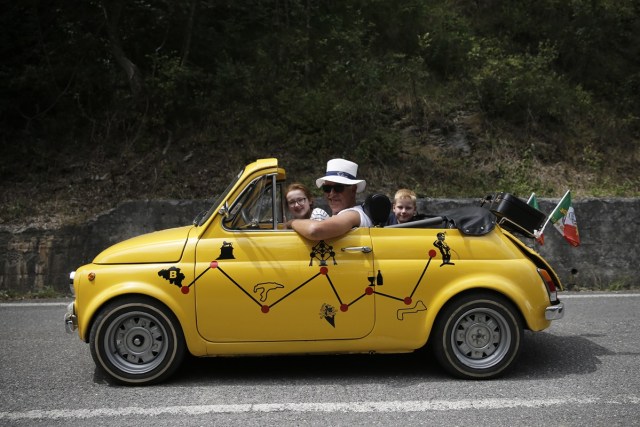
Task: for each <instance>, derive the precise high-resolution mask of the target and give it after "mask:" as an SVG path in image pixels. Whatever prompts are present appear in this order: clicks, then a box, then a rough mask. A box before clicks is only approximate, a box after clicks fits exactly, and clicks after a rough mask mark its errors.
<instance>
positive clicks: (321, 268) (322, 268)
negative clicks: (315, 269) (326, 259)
mask: <svg viewBox="0 0 640 427" xmlns="http://www.w3.org/2000/svg"><path fill="white" fill-rule="evenodd" d="M328 272H329V269H328V268H327V267H320V274H324V275H325V276H326V275H327V273H328Z"/></svg>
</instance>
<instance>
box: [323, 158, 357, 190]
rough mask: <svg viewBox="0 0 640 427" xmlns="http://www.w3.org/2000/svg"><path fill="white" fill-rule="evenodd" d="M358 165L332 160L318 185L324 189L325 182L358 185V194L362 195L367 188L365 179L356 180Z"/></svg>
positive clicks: (343, 160) (347, 161)
mask: <svg viewBox="0 0 640 427" xmlns="http://www.w3.org/2000/svg"><path fill="white" fill-rule="evenodd" d="M357 175H358V164H357V163H353V162H350V161H349V160H345V159H331V160H329V161H328V162H327V172H326V175H325V176H323V177H322V178H318V179H316V185H317V186H318V188H319V187H322V185H324V183H325V181H329V182H335V183H338V184H345V185H354V184H355V185H356V192H358V193H362V192H363V191H364V188H365V187H366V186H367V182H366V181H365V180H364V179H356V176H357Z"/></svg>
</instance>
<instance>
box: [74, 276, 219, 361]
mask: <svg viewBox="0 0 640 427" xmlns="http://www.w3.org/2000/svg"><path fill="white" fill-rule="evenodd" d="M176 291H177V292H180V290H179V289H176V288H175V287H160V286H158V285H157V284H150V283H146V282H142V281H124V282H120V283H116V284H113V285H111V286H109V287H106V288H104V289H103V290H101V291H100V292H99V293H97V294H94V295H93V296H92V297H91V298H90V299H89V300H88V301H87V303H86V305H85V309H84V310H83V312H82V313H78V314H79V318H80V319H83V320H82V321H81V322H80V323H79V325H78V333H79V335H80V338H81V339H83V340H84V341H87V342H88V340H89V333H90V331H91V326H92V324H93V321H94V319H95V317H96V316H97V314H98V313H99V311H100V310H101V309H102V307H104V306H105V305H106V304H108V303H110V302H111V301H114V300H116V299H118V298H119V297H124V296H135V295H139V296H141V297H146V298H152V299H154V300H156V301H159V302H160V303H162V304H164V305H165V306H166V307H167V308H168V309H169V310H170V311H171V312H172V313H173V314H174V315H175V316H176V318H177V319H178V323H179V325H177V326H178V327H180V328H181V329H182V332H183V334H184V337H185V341H186V345H187V347H188V348H189V351H190V352H191V353H192V354H194V355H204V354H206V346H205V344H204V341H203V340H202V338H201V337H200V336H199V335H198V333H197V330H196V326H195V325H196V322H195V316H194V313H195V298H194V296H193V294H192V295H180V296H179V297H177V296H176Z"/></svg>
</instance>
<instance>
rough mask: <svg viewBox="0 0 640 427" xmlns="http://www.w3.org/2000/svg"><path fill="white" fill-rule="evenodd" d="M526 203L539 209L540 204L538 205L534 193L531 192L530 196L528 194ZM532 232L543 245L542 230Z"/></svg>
mask: <svg viewBox="0 0 640 427" xmlns="http://www.w3.org/2000/svg"><path fill="white" fill-rule="evenodd" d="M527 204H528V205H529V206H531V207H532V208H534V209H537V210H540V205H538V199H537V198H536V193H531V196H529V200H528V201H527ZM534 234H535V238H536V242H538V243H540V244H541V245H544V233H543V230H536V233H534Z"/></svg>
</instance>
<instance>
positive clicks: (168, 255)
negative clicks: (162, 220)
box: [93, 226, 194, 264]
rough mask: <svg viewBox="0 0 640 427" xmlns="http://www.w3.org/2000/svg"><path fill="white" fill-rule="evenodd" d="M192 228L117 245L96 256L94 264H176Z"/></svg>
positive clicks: (130, 240)
mask: <svg viewBox="0 0 640 427" xmlns="http://www.w3.org/2000/svg"><path fill="white" fill-rule="evenodd" d="M193 229H194V227H193V226H185V227H179V228H170V229H168V230H162V231H156V232H153V233H149V234H143V235H141V236H138V237H133V238H131V239H128V240H125V241H122V242H120V243H117V244H115V245H113V246H111V247H109V248H107V249H105V250H104V251H102V252H101V253H100V254H98V256H97V257H95V259H94V260H93V262H94V263H95V264H138V263H167V262H178V261H179V260H180V258H181V257H182V252H183V250H184V247H185V245H186V243H187V238H188V237H189V232H190V231H191V230H193Z"/></svg>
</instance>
